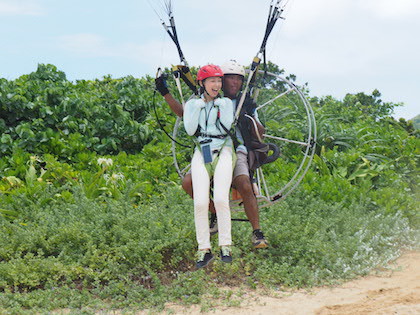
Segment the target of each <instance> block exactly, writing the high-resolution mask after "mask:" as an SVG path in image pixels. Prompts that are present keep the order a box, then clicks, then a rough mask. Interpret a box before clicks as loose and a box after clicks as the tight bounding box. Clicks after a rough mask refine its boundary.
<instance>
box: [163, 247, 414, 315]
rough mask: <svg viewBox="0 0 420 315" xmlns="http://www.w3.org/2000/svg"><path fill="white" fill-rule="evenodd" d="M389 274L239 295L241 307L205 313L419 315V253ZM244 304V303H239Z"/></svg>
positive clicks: (176, 311)
mask: <svg viewBox="0 0 420 315" xmlns="http://www.w3.org/2000/svg"><path fill="white" fill-rule="evenodd" d="M390 267H391V269H392V270H393V271H389V270H388V271H384V272H383V273H380V275H371V276H367V277H364V278H360V279H357V280H353V281H350V282H347V283H345V284H343V285H341V286H338V287H334V288H330V287H321V288H315V289H313V290H311V291H304V290H299V291H295V292H292V293H291V292H279V293H278V292H276V293H273V294H271V296H267V295H256V294H255V293H253V292H249V293H247V294H246V295H245V296H242V298H241V299H242V304H241V305H242V306H241V307H217V308H216V309H210V310H209V314H217V315H219V314H224V315H226V314H229V315H231V314H238V315H248V314H249V315H259V314H261V315H262V314H264V315H265V314H269V315H271V314H279V315H283V314H284V315H286V314H290V315H297V314H302V315H303V314H304V315H307V314H316V315H327V314H328V315H331V314H337V315H338V314H340V315H347V314H348V315H350V314H351V315H354V314H401V315H403V314H404V315H406V314H420V252H409V253H405V254H404V255H403V256H402V257H400V258H399V259H398V260H397V261H396V262H394V263H393V264H391V265H390ZM243 301H248V302H243ZM167 311H168V312H170V313H171V312H172V314H203V313H200V307H198V306H194V307H191V308H187V309H185V308H182V307H180V306H174V305H171V306H169V308H168V309H167Z"/></svg>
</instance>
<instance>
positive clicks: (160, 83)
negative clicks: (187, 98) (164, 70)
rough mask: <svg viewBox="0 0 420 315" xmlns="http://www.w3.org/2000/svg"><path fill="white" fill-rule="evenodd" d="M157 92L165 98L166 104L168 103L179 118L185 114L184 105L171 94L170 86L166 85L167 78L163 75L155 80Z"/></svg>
mask: <svg viewBox="0 0 420 315" xmlns="http://www.w3.org/2000/svg"><path fill="white" fill-rule="evenodd" d="M155 85H156V90H158V91H159V93H160V95H162V96H163V98H164V99H165V101H166V103H168V105H169V107H170V108H171V110H172V111H173V112H174V113H175V114H176V115H177V116H179V117H182V115H183V114H184V108H183V107H182V104H181V103H179V102H178V101H177V100H176V99H175V98H174V97H173V96H172V94H171V93H169V90H168V85H167V84H166V77H165V76H163V75H161V76H160V77H158V78H156V79H155Z"/></svg>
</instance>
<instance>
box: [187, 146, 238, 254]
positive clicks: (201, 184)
mask: <svg viewBox="0 0 420 315" xmlns="http://www.w3.org/2000/svg"><path fill="white" fill-rule="evenodd" d="M215 157H216V154H213V159H214V158H215ZM232 172H233V169H232V148H230V147H227V146H225V147H223V149H222V151H221V152H220V156H219V161H218V162H217V165H216V169H215V172H214V177H213V183H214V185H213V202H214V207H215V208H216V215H217V225H218V230H219V231H218V233H219V246H224V245H232V235H231V224H232V222H231V219H230V208H229V191H230V185H231V183H232ZM191 176H192V185H193V192H194V221H195V231H196V237H197V243H198V249H206V248H210V247H211V246H210V230H209V220H208V211H209V201H210V177H209V174H208V172H207V169H206V167H205V166H204V160H203V155H202V154H201V152H200V151H199V150H195V152H194V156H193V158H192V161H191Z"/></svg>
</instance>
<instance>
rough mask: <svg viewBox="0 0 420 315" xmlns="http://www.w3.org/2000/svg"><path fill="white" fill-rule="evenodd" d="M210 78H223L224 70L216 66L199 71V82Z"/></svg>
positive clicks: (205, 67)
mask: <svg viewBox="0 0 420 315" xmlns="http://www.w3.org/2000/svg"><path fill="white" fill-rule="evenodd" d="M210 77H223V71H222V69H220V67H219V66H216V65H206V66H203V67H201V68H200V70H198V73H197V81H202V80H204V79H207V78H210Z"/></svg>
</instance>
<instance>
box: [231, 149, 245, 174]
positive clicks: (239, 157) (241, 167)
mask: <svg viewBox="0 0 420 315" xmlns="http://www.w3.org/2000/svg"><path fill="white" fill-rule="evenodd" d="M239 175H246V176H248V177H249V167H248V156H247V154H246V153H244V152H242V151H236V164H235V168H234V169H233V178H232V180H233V179H234V178H236V177H237V176H239Z"/></svg>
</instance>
